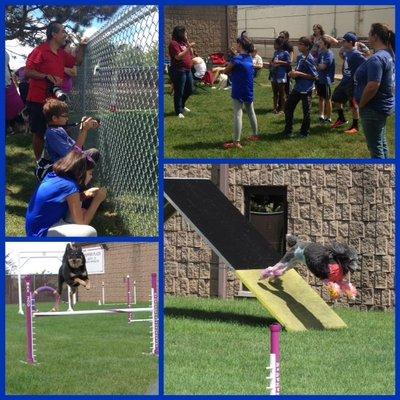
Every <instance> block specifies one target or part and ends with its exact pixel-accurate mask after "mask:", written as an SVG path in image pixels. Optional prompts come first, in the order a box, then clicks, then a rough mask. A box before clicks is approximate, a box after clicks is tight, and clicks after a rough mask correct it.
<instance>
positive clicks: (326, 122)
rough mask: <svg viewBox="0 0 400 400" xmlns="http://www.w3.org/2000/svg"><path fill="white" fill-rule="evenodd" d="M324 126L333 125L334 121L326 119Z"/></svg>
mask: <svg viewBox="0 0 400 400" xmlns="http://www.w3.org/2000/svg"><path fill="white" fill-rule="evenodd" d="M324 124H329V125H331V124H332V120H331V119H330V118H325V119H324Z"/></svg>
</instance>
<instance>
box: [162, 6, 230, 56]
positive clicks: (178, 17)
mask: <svg viewBox="0 0 400 400" xmlns="http://www.w3.org/2000/svg"><path fill="white" fill-rule="evenodd" d="M177 25H183V26H185V27H186V30H187V32H188V37H189V40H190V41H192V42H195V43H196V48H195V50H196V52H197V54H198V55H199V56H201V57H203V58H204V57H207V56H208V55H209V54H211V53H214V52H223V53H225V52H226V50H227V49H228V47H230V46H232V45H233V44H235V43H236V35H237V7H236V6H228V7H225V6H207V7H201V6H194V7H165V54H166V56H168V44H169V42H170V41H171V35H172V30H173V28H174V27H175V26H177ZM228 44H229V45H228Z"/></svg>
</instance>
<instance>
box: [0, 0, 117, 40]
mask: <svg viewBox="0 0 400 400" xmlns="http://www.w3.org/2000/svg"><path fill="white" fill-rule="evenodd" d="M117 9H118V6H103V7H93V6H81V7H53V6H42V5H22V6H14V5H12V6H7V12H6V40H12V39H18V40H19V41H20V42H21V44H22V45H29V46H31V47H35V46H37V45H38V44H40V43H42V42H43V37H44V34H45V32H46V26H47V25H48V24H49V22H51V21H59V22H60V23H62V24H64V25H65V26H66V27H67V28H69V30H70V31H72V32H74V33H78V34H79V33H82V30H83V28H87V27H89V26H91V25H92V23H93V22H94V21H95V20H99V21H102V22H104V21H106V20H107V19H109V18H110V17H111V16H112V15H113V14H114V13H115V11H116V10H117Z"/></svg>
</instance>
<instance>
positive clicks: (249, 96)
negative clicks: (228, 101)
mask: <svg viewBox="0 0 400 400" xmlns="http://www.w3.org/2000/svg"><path fill="white" fill-rule="evenodd" d="M236 46H237V53H238V55H236V56H234V57H233V58H232V60H231V62H230V63H229V64H228V65H227V67H226V68H224V70H223V71H221V72H223V73H224V74H229V75H230V76H231V81H232V100H233V121H234V132H233V141H232V142H226V143H224V145H223V147H224V148H225V149H231V148H242V145H241V144H240V137H241V134H242V116H243V104H244V106H245V108H246V112H247V115H248V117H249V120H250V125H251V128H252V131H253V135H252V136H250V137H249V138H248V140H251V141H254V142H256V141H259V140H260V137H259V135H258V125H257V117H256V114H255V112H254V105H253V100H254V67H253V59H252V57H251V54H250V53H251V52H252V51H253V50H254V45H253V43H252V42H251V40H250V38H249V37H247V35H246V31H243V32H242V34H241V35H240V37H239V38H237V40H236Z"/></svg>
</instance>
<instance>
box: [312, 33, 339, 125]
mask: <svg viewBox="0 0 400 400" xmlns="http://www.w3.org/2000/svg"><path fill="white" fill-rule="evenodd" d="M318 44H319V48H320V51H319V53H318V60H317V70H318V80H317V81H316V82H315V87H316V90H317V94H318V99H319V122H320V123H329V124H331V123H332V120H331V115H332V101H331V85H332V84H333V83H334V81H335V57H334V55H333V53H332V51H331V50H330V47H331V42H330V41H329V40H328V39H327V38H326V37H325V36H322V37H321V38H320V39H319V41H318Z"/></svg>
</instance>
